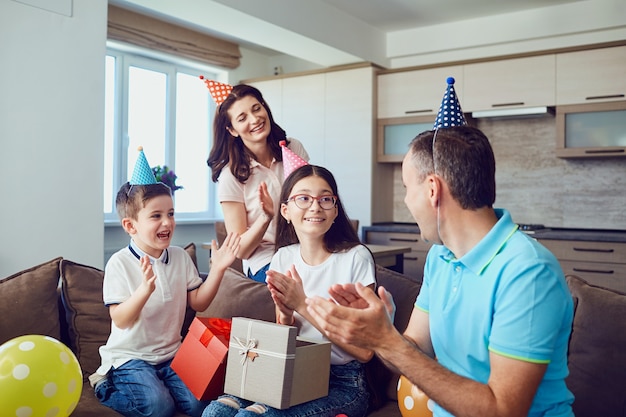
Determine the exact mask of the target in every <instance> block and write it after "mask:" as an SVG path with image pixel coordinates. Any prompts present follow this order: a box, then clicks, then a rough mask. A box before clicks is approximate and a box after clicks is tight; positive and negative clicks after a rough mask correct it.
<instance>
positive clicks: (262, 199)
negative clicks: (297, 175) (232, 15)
mask: <svg viewBox="0 0 626 417" xmlns="http://www.w3.org/2000/svg"><path fill="white" fill-rule="evenodd" d="M213 137H214V143H213V148H212V149H211V153H210V154H209V159H208V161H207V163H208V164H209V167H211V171H212V179H213V181H214V182H217V184H218V186H217V190H218V191H217V194H218V198H219V201H220V204H221V205H222V211H223V213H224V223H225V225H226V231H227V232H228V233H232V232H236V233H238V234H239V235H240V236H241V243H240V250H239V257H240V258H241V259H242V260H243V270H244V273H245V274H247V275H248V277H250V278H252V279H254V280H255V281H259V282H265V272H266V271H267V269H268V267H269V263H270V260H271V259H272V255H273V254H274V242H275V238H276V235H275V227H274V223H273V220H274V215H275V214H276V213H277V211H278V204H279V201H278V197H279V195H280V188H281V185H282V183H283V172H284V171H283V162H282V153H281V147H280V144H279V143H280V141H282V140H285V141H286V142H287V146H288V147H289V148H290V149H291V150H292V151H293V152H294V153H296V154H297V155H299V156H300V157H302V158H303V159H305V160H308V159H309V156H308V154H307V153H306V150H305V149H304V147H303V146H302V144H301V143H300V142H299V141H297V140H295V139H293V138H287V137H286V134H285V131H284V130H283V129H282V128H281V127H280V126H279V125H278V124H276V122H275V121H274V118H273V117H272V112H271V111H270V108H269V106H268V105H267V103H265V100H263V96H262V95H261V92H260V91H259V90H258V89H256V88H254V87H252V86H249V85H245V84H239V85H237V86H235V87H233V89H232V90H231V92H230V94H228V96H227V97H226V99H224V101H223V102H222V103H221V104H219V105H218V108H217V114H216V117H215V120H214V124H213Z"/></svg>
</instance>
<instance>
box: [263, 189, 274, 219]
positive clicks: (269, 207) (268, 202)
mask: <svg viewBox="0 0 626 417" xmlns="http://www.w3.org/2000/svg"><path fill="white" fill-rule="evenodd" d="M259 203H260V204H261V209H262V210H263V212H264V213H265V214H266V215H267V216H268V217H269V220H270V221H271V220H272V219H273V218H274V214H275V213H274V200H272V196H271V195H270V193H269V191H268V190H267V184H266V183H265V181H263V182H261V184H259Z"/></svg>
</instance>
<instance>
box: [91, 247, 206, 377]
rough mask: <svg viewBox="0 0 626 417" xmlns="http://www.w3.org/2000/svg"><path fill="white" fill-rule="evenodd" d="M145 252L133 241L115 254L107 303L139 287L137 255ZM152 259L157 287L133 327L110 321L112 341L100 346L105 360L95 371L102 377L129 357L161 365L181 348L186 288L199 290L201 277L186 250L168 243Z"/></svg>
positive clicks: (106, 283) (108, 275)
mask: <svg viewBox="0 0 626 417" xmlns="http://www.w3.org/2000/svg"><path fill="white" fill-rule="evenodd" d="M144 255H145V254H144V253H143V252H142V251H141V250H140V249H139V248H138V247H137V245H135V243H134V242H132V240H131V244H130V246H129V247H126V248H124V249H121V250H119V251H118V252H116V253H114V254H113V256H111V258H110V259H109V261H108V262H107V265H106V267H105V270H104V284H103V290H102V293H103V299H104V304H105V305H107V306H110V305H112V304H120V303H122V302H123V301H125V300H127V299H128V298H129V297H130V296H131V294H132V293H133V292H134V291H135V289H136V288H137V287H138V286H139V285H141V282H142V281H143V274H142V272H141V266H140V263H139V257H141V256H144ZM150 262H151V263H152V268H153V270H154V273H155V275H156V277H157V279H156V288H155V290H154V292H153V293H152V294H151V295H150V298H149V299H148V301H147V302H146V304H145V306H144V307H143V309H142V310H141V313H140V315H139V320H138V321H137V322H136V323H135V324H134V325H133V326H132V327H130V328H128V329H120V328H118V327H117V326H115V324H114V323H113V321H111V334H110V335H109V339H108V340H107V343H106V345H104V346H100V357H101V358H102V364H101V366H100V367H99V368H98V370H97V373H99V374H101V375H106V373H107V372H108V371H109V369H111V367H115V368H117V367H119V366H121V365H123V364H124V363H126V362H128V361H129V360H131V359H140V360H143V361H146V362H148V363H150V364H152V365H156V364H159V363H162V362H164V361H167V360H169V359H171V358H173V357H174V355H175V354H176V351H177V350H178V348H179V346H180V343H181V335H180V331H181V328H182V326H183V322H184V319H185V310H186V308H187V292H188V291H191V290H194V289H196V288H198V287H199V286H200V285H201V284H202V280H201V279H200V277H199V276H198V272H197V270H196V267H195V266H194V264H193V261H192V260H191V257H190V256H189V254H187V252H185V250H184V249H183V248H180V247H177V246H170V247H169V248H168V249H166V250H164V251H163V254H162V255H161V257H160V258H159V259H154V258H150Z"/></svg>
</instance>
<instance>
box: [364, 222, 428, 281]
mask: <svg viewBox="0 0 626 417" xmlns="http://www.w3.org/2000/svg"><path fill="white" fill-rule="evenodd" d="M363 239H364V240H365V243H373V244H377V245H388V246H408V247H410V248H411V252H408V253H405V254H404V274H405V275H407V276H409V277H411V278H412V279H414V280H416V281H420V282H421V281H422V279H423V278H424V263H425V262H426V255H427V254H428V250H429V249H430V247H431V246H432V245H431V244H430V243H426V242H424V241H423V240H422V238H421V237H420V235H419V233H396V232H372V231H365V234H364V236H363Z"/></svg>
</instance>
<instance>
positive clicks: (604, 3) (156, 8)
mask: <svg viewBox="0 0 626 417" xmlns="http://www.w3.org/2000/svg"><path fill="white" fill-rule="evenodd" d="M109 2H110V3H112V4H115V5H118V6H121V7H126V8H130V9H133V10H136V11H139V12H142V13H144V14H148V15H153V16H155V17H159V18H161V19H164V20H168V21H171V22H173V23H177V24H182V25H185V26H189V27H192V28H194V29H196V30H200V31H203V32H206V33H209V34H212V35H214V36H217V37H220V38H223V39H227V40H232V41H235V42H237V43H238V44H239V45H241V46H242V47H244V48H247V49H250V50H252V51H256V52H257V53H260V54H263V55H266V56H268V57H276V56H287V57H293V58H297V59H300V60H303V61H306V62H310V63H313V64H314V65H318V66H321V67H329V66H334V65H343V64H350V63H355V62H364V61H365V62H372V63H375V64H377V65H379V66H382V67H384V68H394V67H403V66H404V67H405V66H411V65H423V64H428V62H427V61H428V60H431V61H432V62H446V60H447V61H453V59H452V58H450V56H451V55H450V54H452V53H456V54H457V55H458V57H456V59H457V60H463V59H468V57H475V56H480V55H481V54H482V56H483V57H486V56H489V54H491V55H492V56H496V55H498V54H500V55H503V54H505V52H506V51H507V49H506V48H509V50H511V51H512V52H515V53H523V52H528V50H533V49H532V48H537V46H536V43H537V41H543V40H545V39H548V40H549V42H547V43H546V45H547V47H548V48H549V47H552V48H556V47H564V46H571V45H569V44H568V42H569V41H570V40H569V39H570V38H571V42H578V41H579V39H580V37H581V36H584V34H585V33H590V32H593V31H598V30H604V28H605V27H607V26H609V27H611V28H618V29H619V31H620V32H619V33H618V34H614V33H612V34H611V36H613V37H615V36H618V37H619V36H621V37H622V39H624V35H623V33H624V31H626V22H625V21H624V19H623V16H624V15H626V7H625V5H626V2H625V1H624V0H262V1H259V0H109ZM563 16H571V17H570V18H567V19H564V18H563ZM619 16H622V18H621V19H620V17H619ZM568 37H569V38H568ZM608 38H609V39H608V40H611V38H610V37H608ZM571 42H570V43H571ZM544 43H545V42H544ZM481 48H482V49H481ZM485 48H490V50H488V51H487V50H486V49H485ZM511 48H513V49H511ZM515 48H517V50H515ZM524 48H525V49H524ZM535 50H536V49H535ZM509 53H511V52H509ZM446 54H447V55H446ZM411 56H413V57H417V58H411ZM407 57H409V58H407Z"/></svg>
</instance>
